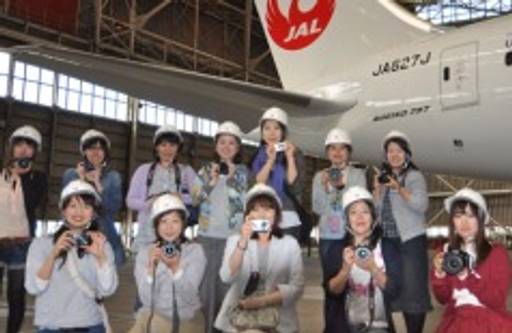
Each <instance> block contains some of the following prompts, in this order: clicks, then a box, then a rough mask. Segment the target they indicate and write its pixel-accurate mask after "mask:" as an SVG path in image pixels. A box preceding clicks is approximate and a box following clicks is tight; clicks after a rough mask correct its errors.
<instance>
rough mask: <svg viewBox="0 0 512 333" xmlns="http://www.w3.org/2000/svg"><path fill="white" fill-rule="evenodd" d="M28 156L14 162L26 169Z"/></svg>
mask: <svg viewBox="0 0 512 333" xmlns="http://www.w3.org/2000/svg"><path fill="white" fill-rule="evenodd" d="M30 162H31V160H30V158H28V157H24V158H20V159H19V160H17V161H16V164H17V165H18V167H19V168H20V169H28V168H29V167H30Z"/></svg>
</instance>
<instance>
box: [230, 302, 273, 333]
mask: <svg viewBox="0 0 512 333" xmlns="http://www.w3.org/2000/svg"><path fill="white" fill-rule="evenodd" d="M258 294H259V293H258V292H256V293H255V295H256V296H257V295H258ZM228 318H229V323H230V324H231V326H233V327H234V328H236V329H237V330H238V331H244V330H250V329H257V330H262V331H264V332H269V333H271V332H277V325H279V310H278V309H277V307H276V306H267V307H264V308H259V309H252V310H247V309H242V308H241V307H240V306H239V305H238V304H237V305H235V306H233V307H231V308H230V309H229V310H228Z"/></svg>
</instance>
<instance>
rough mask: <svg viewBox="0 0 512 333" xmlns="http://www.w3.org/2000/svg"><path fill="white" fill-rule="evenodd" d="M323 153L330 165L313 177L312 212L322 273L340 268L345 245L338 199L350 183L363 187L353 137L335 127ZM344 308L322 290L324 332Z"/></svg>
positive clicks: (333, 329) (331, 328) (340, 299)
mask: <svg viewBox="0 0 512 333" xmlns="http://www.w3.org/2000/svg"><path fill="white" fill-rule="evenodd" d="M325 152H326V155H327V158H328V159H329V161H330V163H331V165H330V166H329V167H328V168H326V169H324V170H321V171H319V172H317V173H316V175H315V177H314V178H313V191H312V193H313V197H312V203H313V212H315V213H316V214H317V215H319V216H320V222H319V230H320V244H319V251H320V262H321V264H322V271H323V273H324V276H323V279H324V280H325V279H326V275H325V273H326V272H327V271H329V270H332V269H333V268H332V267H340V266H341V262H342V258H341V257H340V256H339V255H338V254H339V253H341V251H342V249H343V247H344V238H345V230H346V228H345V223H346V222H345V214H344V213H343V208H342V202H341V199H342V197H343V194H344V193H346V192H347V190H348V189H349V188H350V187H352V186H356V185H358V186H361V187H365V188H366V176H365V173H364V170H361V169H356V168H354V167H352V166H350V164H349V163H350V155H351V153H352V140H351V139H350V136H349V135H348V134H347V133H346V132H345V131H343V130H341V129H339V128H334V129H332V130H331V131H329V133H328V134H327V137H326V139H325ZM342 310H343V297H342V296H341V295H334V294H333V293H330V292H326V293H325V301H324V320H325V329H324V332H325V333H330V332H333V333H334V332H338V331H339V330H336V324H335V323H336V322H337V321H338V316H339V314H340V311H342Z"/></svg>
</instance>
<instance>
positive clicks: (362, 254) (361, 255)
mask: <svg viewBox="0 0 512 333" xmlns="http://www.w3.org/2000/svg"><path fill="white" fill-rule="evenodd" d="M371 253H372V251H371V250H370V248H368V247H367V246H361V247H358V248H356V251H355V254H356V257H357V259H359V260H366V259H368V257H370V254H371Z"/></svg>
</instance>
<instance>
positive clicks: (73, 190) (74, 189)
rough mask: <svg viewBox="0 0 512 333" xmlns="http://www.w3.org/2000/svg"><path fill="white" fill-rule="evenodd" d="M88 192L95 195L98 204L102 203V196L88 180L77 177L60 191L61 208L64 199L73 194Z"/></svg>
mask: <svg viewBox="0 0 512 333" xmlns="http://www.w3.org/2000/svg"><path fill="white" fill-rule="evenodd" d="M80 194H87V195H91V196H93V197H94V199H95V200H96V204H97V205H100V204H101V197H100V195H99V194H98V192H97V191H96V189H95V188H94V187H93V186H92V185H91V184H89V183H88V182H86V181H83V180H80V179H77V180H73V181H71V182H69V183H68V184H67V185H66V186H65V187H64V189H63V190H62V192H61V193H60V200H59V208H60V209H62V208H63V207H62V206H63V205H64V201H66V200H67V199H68V198H69V197H71V196H73V195H80Z"/></svg>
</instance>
